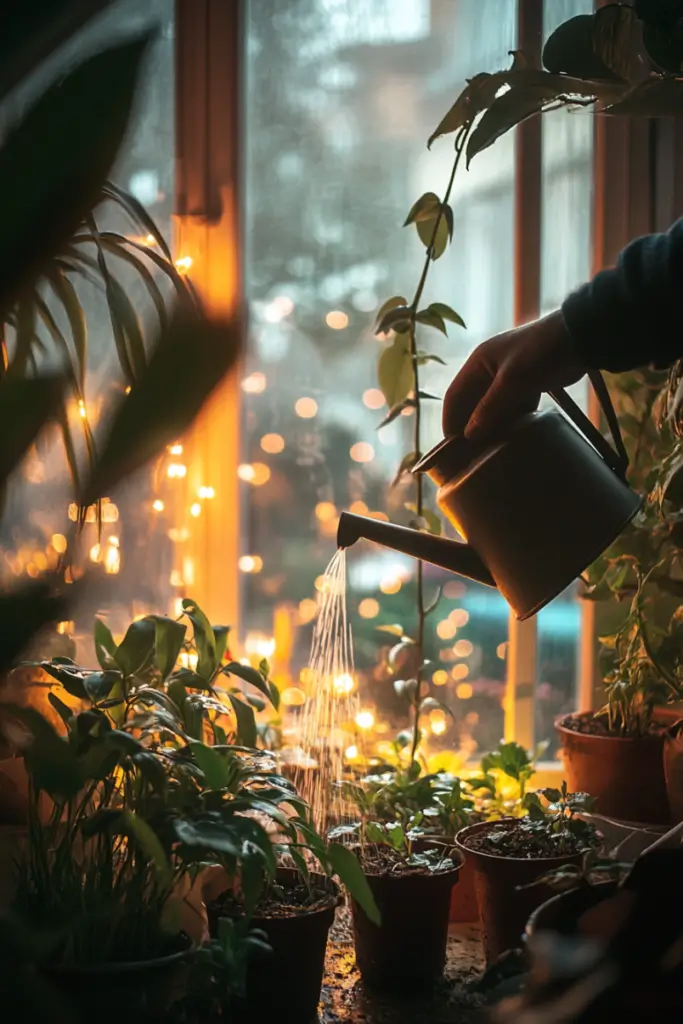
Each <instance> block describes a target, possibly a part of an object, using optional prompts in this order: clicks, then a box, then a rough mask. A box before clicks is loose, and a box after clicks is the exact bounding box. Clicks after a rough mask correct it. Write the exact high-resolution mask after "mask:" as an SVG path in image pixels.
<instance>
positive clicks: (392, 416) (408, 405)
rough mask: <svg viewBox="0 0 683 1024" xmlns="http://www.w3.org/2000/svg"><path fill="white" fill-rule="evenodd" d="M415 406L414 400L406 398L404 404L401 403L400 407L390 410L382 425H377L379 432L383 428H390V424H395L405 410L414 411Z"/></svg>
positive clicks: (396, 406)
mask: <svg viewBox="0 0 683 1024" xmlns="http://www.w3.org/2000/svg"><path fill="white" fill-rule="evenodd" d="M415 406H416V402H415V399H414V398H404V400H403V401H402V402H399V403H398V405H395V406H394V408H393V409H390V410H389V412H388V413H387V414H386V416H385V417H384V419H383V420H382V422H381V423H378V424H377V430H381V429H382V427H388V426H389V424H390V423H393V422H394V420H396V419H398V417H399V416H400V415H401V413H402V412H403V410H404V409H414V408H415Z"/></svg>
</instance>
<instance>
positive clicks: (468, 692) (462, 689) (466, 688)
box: [455, 683, 473, 700]
mask: <svg viewBox="0 0 683 1024" xmlns="http://www.w3.org/2000/svg"><path fill="white" fill-rule="evenodd" d="M455 692H456V695H457V696H458V697H459V698H460V700H469V699H470V697H471V696H472V693H473V690H472V686H471V684H470V683H460V686H458V687H457V688H456V691H455Z"/></svg>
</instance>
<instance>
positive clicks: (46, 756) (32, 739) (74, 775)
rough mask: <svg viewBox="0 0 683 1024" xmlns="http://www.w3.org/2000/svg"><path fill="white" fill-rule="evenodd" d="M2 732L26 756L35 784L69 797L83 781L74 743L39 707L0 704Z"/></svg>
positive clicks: (52, 793)
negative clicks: (62, 735)
mask: <svg viewBox="0 0 683 1024" xmlns="http://www.w3.org/2000/svg"><path fill="white" fill-rule="evenodd" d="M0 712H1V713H2V731H3V734H4V735H5V737H6V738H7V739H9V740H10V742H11V743H12V745H13V746H14V747H16V748H17V749H18V750H20V751H21V752H22V753H23V755H24V763H25V765H26V770H27V772H28V774H29V776H30V777H31V779H32V781H33V784H34V785H35V787H36V788H37V789H39V790H44V791H45V792H46V793H48V794H49V795H50V796H51V797H53V798H54V799H55V800H70V799H71V798H73V797H74V796H75V795H76V794H77V793H78V792H79V790H80V789H81V788H82V786H83V783H84V778H83V773H82V769H81V765H80V762H79V759H78V757H77V755H76V753H75V752H74V749H73V748H72V746H71V745H70V744H69V743H68V742H67V740H66V739H64V738H63V737H61V736H60V735H59V733H58V732H57V731H56V729H55V728H54V727H53V725H52V724H51V723H50V722H49V721H48V720H47V719H46V718H45V717H44V716H43V715H41V713H40V712H39V711H38V710H37V709H36V708H32V707H28V706H19V705H16V704H0Z"/></svg>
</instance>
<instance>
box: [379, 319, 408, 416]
mask: <svg viewBox="0 0 683 1024" xmlns="http://www.w3.org/2000/svg"><path fill="white" fill-rule="evenodd" d="M377 376H378V380H379V386H380V390H381V392H382V394H383V395H384V398H385V401H386V403H387V405H388V406H389V408H390V409H393V408H394V406H395V405H398V404H399V403H400V402H403V401H404V400H405V399H406V398H407V397H408V395H409V394H410V393H411V391H413V390H414V387H415V376H414V372H413V363H412V358H411V354H410V338H409V337H408V335H407V334H397V335H396V337H395V338H394V340H393V342H392V343H391V344H390V345H387V347H386V348H384V349H383V350H382V353H381V355H380V357H379V364H378V367H377Z"/></svg>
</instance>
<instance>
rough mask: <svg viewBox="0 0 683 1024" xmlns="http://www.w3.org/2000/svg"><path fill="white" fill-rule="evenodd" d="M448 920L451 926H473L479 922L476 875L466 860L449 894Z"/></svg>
mask: <svg viewBox="0 0 683 1024" xmlns="http://www.w3.org/2000/svg"><path fill="white" fill-rule="evenodd" d="M448 920H449V921H451V922H452V923H453V924H474V922H476V921H478V920H479V906H478V905H477V883H476V873H475V870H474V865H473V864H472V862H471V861H468V860H466V861H465V863H464V864H463V865H462V867H461V868H460V874H459V875H458V884H457V885H455V886H453V891H452V892H451V909H450V914H449V917H448Z"/></svg>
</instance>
